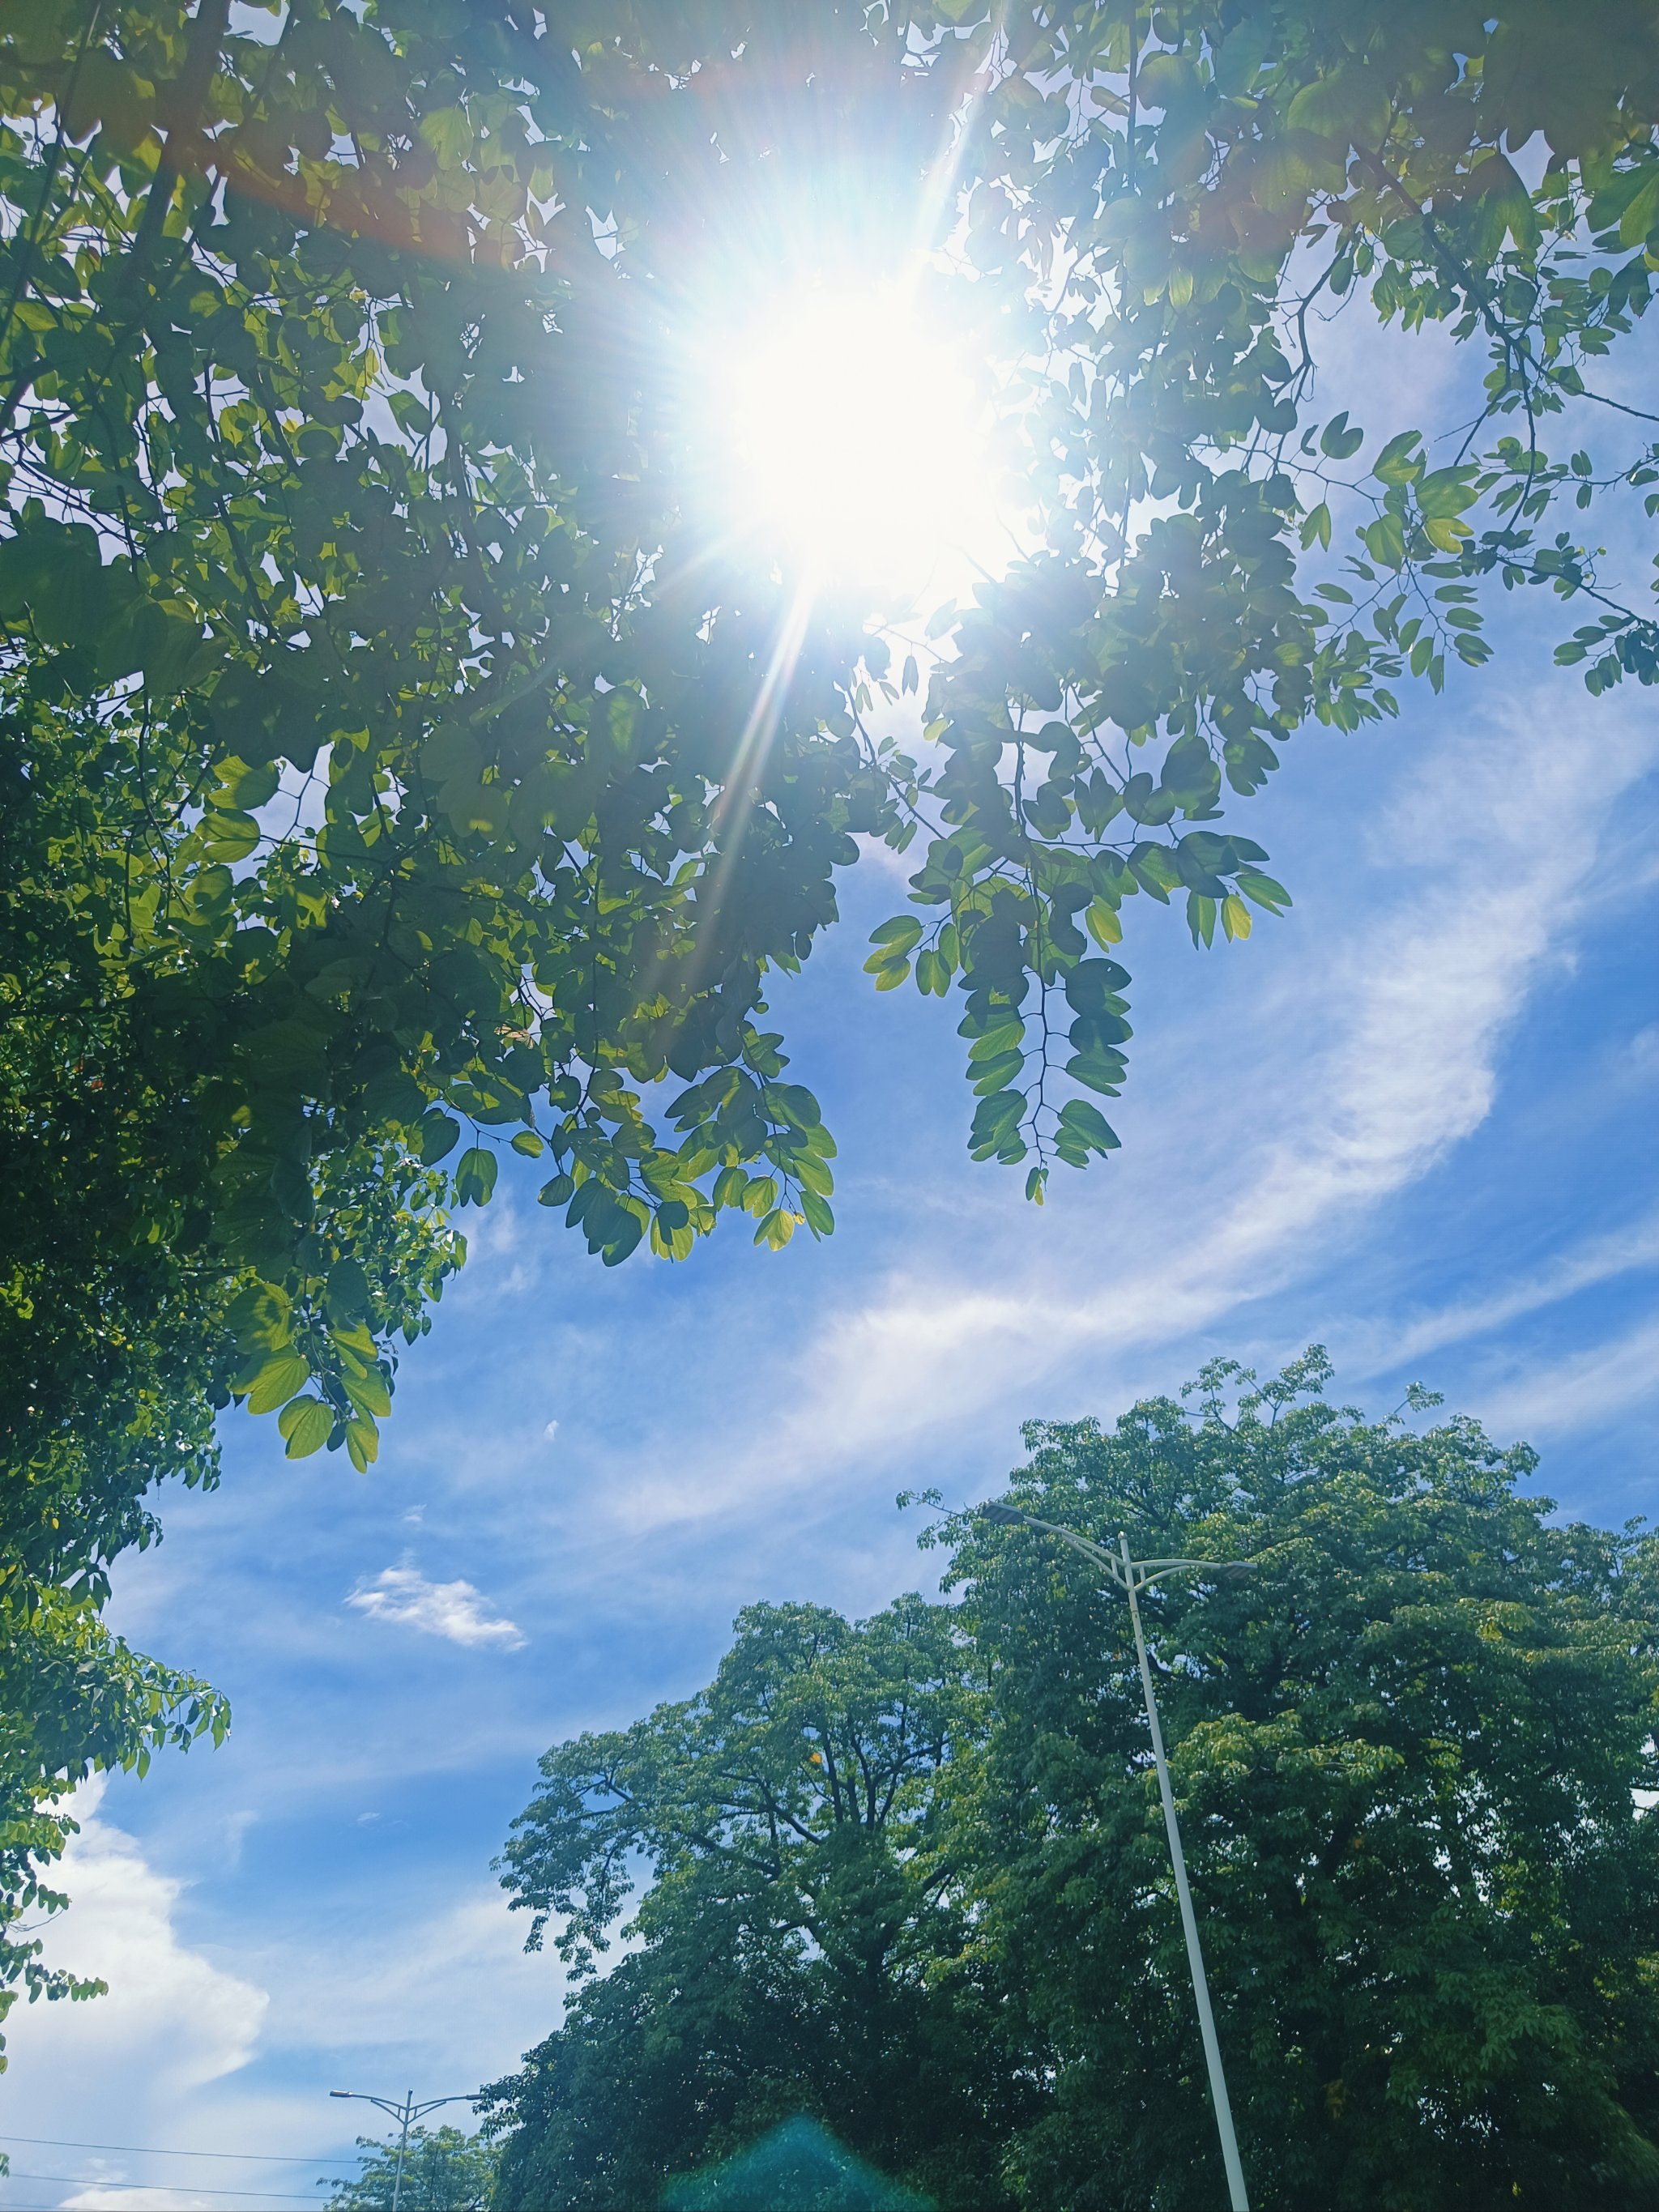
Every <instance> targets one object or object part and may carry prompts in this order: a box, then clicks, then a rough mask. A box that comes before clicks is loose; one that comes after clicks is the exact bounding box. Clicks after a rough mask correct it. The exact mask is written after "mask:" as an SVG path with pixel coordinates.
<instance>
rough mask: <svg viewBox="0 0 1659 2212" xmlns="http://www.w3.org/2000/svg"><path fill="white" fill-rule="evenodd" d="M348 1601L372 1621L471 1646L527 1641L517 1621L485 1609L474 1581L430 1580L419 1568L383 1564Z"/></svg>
mask: <svg viewBox="0 0 1659 2212" xmlns="http://www.w3.org/2000/svg"><path fill="white" fill-rule="evenodd" d="M346 1603H347V1604H348V1605H350V1606H356V1608H357V1610H358V1611H359V1612H360V1613H367V1614H368V1617H369V1619H370V1620H387V1621H391V1622H392V1623H394V1624H395V1625H396V1626H398V1627H401V1628H414V1629H418V1630H419V1631H420V1632H421V1634H422V1635H423V1636H439V1637H441V1638H443V1639H444V1641H445V1642H446V1643H448V1644H460V1645H462V1646H463V1647H464V1648H467V1649H471V1648H473V1647H476V1646H477V1645H480V1644H498V1645H499V1646H500V1647H501V1650H505V1651H517V1650H520V1647H521V1646H522V1645H523V1644H524V1641H525V1639H524V1637H523V1635H522V1634H521V1632H520V1629H519V1627H518V1625H517V1623H516V1622H514V1621H511V1620H507V1619H505V1618H504V1617H503V1616H501V1615H499V1614H495V1613H488V1612H486V1610H485V1607H484V1600H483V1596H482V1595H481V1594H480V1593H479V1592H478V1591H477V1589H474V1588H473V1586H472V1584H471V1583H465V1582H453V1583H429V1582H428V1580H427V1578H426V1577H425V1576H424V1575H423V1574H422V1573H421V1571H420V1570H419V1569H418V1568H417V1567H411V1566H408V1565H404V1566H401V1567H384V1568H382V1569H381V1571H380V1573H379V1574H378V1575H376V1576H374V1577H373V1579H372V1580H370V1579H365V1580H364V1581H362V1582H360V1583H358V1584H357V1587H356V1589H354V1590H353V1591H352V1592H351V1593H350V1595H349V1596H348V1597H347V1599H346Z"/></svg>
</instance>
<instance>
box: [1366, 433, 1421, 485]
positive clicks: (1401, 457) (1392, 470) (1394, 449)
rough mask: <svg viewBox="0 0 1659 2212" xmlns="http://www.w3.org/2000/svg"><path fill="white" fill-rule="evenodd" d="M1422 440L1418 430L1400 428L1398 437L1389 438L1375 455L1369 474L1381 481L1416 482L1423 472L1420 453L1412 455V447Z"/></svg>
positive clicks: (1395, 482) (1393, 482)
mask: <svg viewBox="0 0 1659 2212" xmlns="http://www.w3.org/2000/svg"><path fill="white" fill-rule="evenodd" d="M1422 442H1423V433H1422V432H1421V431H1420V430H1402V431H1401V433H1400V435H1398V437H1395V438H1390V439H1389V442H1388V444H1387V445H1386V446H1384V447H1383V450H1382V452H1381V453H1379V454H1378V455H1377V457H1376V461H1375V462H1374V463H1373V465H1372V467H1371V474H1372V475H1373V476H1374V477H1376V478H1377V480H1378V481H1379V482H1380V483H1386V484H1408V483H1415V482H1416V480H1417V478H1418V477H1420V476H1421V475H1422V473H1423V461H1422V457H1421V455H1420V454H1419V455H1413V450H1412V449H1413V447H1416V446H1420V445H1421V444H1422Z"/></svg>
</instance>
